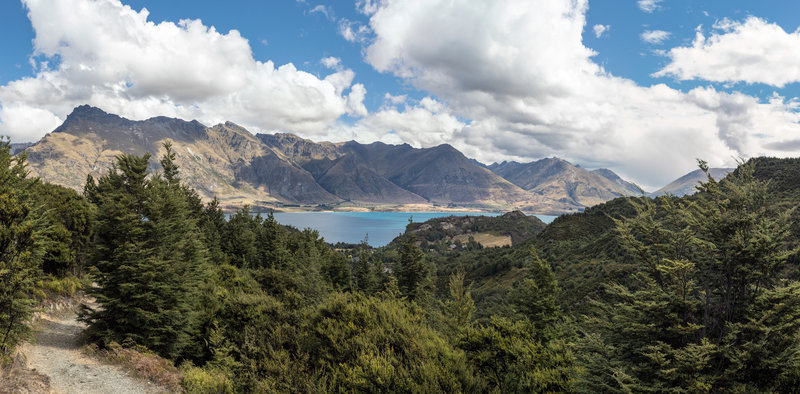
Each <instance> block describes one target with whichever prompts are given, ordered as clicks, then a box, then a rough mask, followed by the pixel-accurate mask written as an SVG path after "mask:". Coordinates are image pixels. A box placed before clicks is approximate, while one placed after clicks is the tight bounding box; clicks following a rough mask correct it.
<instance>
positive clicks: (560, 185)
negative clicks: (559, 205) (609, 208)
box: [488, 157, 642, 208]
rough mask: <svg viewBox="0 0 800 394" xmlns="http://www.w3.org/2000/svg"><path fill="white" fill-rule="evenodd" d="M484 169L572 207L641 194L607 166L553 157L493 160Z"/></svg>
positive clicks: (636, 187)
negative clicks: (576, 163) (592, 167)
mask: <svg viewBox="0 0 800 394" xmlns="http://www.w3.org/2000/svg"><path fill="white" fill-rule="evenodd" d="M488 168H489V169H490V170H492V171H493V172H495V173H496V174H498V175H500V176H502V177H503V178H505V179H508V180H509V181H510V182H511V183H513V184H515V185H517V186H519V187H521V188H522V189H525V190H527V191H530V192H532V193H534V194H536V195H539V196H543V197H545V198H548V199H557V200H559V201H562V202H564V203H566V204H571V205H572V206H575V207H576V208H581V207H589V206H592V205H596V204H599V203H602V202H605V201H608V200H611V199H613V198H616V197H620V196H637V195H641V194H642V191H641V189H639V187H638V186H636V185H634V184H632V183H630V182H627V181H625V180H623V179H622V178H620V177H619V176H618V175H617V174H615V173H614V172H613V171H611V170H609V169H605V168H601V169H597V170H594V171H589V170H586V169H584V168H581V167H577V166H574V165H572V164H571V163H569V162H567V161H565V160H562V159H559V158H555V157H554V158H547V159H541V160H538V161H534V162H530V163H518V162H513V161H512V162H502V163H499V164H498V163H494V164H492V165H490V166H489V167H488Z"/></svg>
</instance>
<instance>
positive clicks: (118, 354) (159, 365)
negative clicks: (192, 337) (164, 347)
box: [85, 342, 182, 392]
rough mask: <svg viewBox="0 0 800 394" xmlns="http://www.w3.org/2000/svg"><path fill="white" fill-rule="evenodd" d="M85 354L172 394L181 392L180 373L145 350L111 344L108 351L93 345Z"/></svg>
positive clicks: (169, 362)
mask: <svg viewBox="0 0 800 394" xmlns="http://www.w3.org/2000/svg"><path fill="white" fill-rule="evenodd" d="M85 352H86V353H88V354H90V355H93V356H96V357H99V358H101V359H104V360H107V361H109V362H111V363H113V364H117V365H120V366H122V367H123V368H125V369H127V370H129V371H131V372H132V373H134V374H135V375H136V376H138V377H140V378H142V379H147V380H150V381H151V382H153V383H156V384H158V385H160V386H162V387H164V388H166V389H168V390H170V391H172V392H181V391H182V389H181V373H180V371H179V370H178V368H176V367H175V366H174V365H172V362H171V361H169V360H167V359H165V358H162V357H160V356H158V355H156V354H154V353H152V352H150V351H148V350H147V349H144V348H142V349H130V348H123V347H122V346H121V345H120V344H118V343H116V342H111V343H110V344H109V345H108V349H100V348H98V347H97V345H95V344H91V345H88V346H86V348H85Z"/></svg>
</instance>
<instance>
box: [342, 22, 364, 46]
mask: <svg viewBox="0 0 800 394" xmlns="http://www.w3.org/2000/svg"><path fill="white" fill-rule="evenodd" d="M369 33H370V29H369V27H368V26H366V25H363V24H361V23H360V22H357V21H350V20H348V19H347V18H342V19H339V34H340V35H341V36H342V37H344V39H345V40H347V41H350V42H365V41H366V38H367V35H368V34H369Z"/></svg>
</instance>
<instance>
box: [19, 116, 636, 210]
mask: <svg viewBox="0 0 800 394" xmlns="http://www.w3.org/2000/svg"><path fill="white" fill-rule="evenodd" d="M166 140H170V141H171V142H172V144H173V149H174V151H175V152H176V156H177V157H176V163H177V164H178V165H179V166H180V167H181V177H182V178H183V179H184V181H186V182H187V183H188V184H189V185H190V186H192V187H193V188H195V189H196V190H197V191H198V193H199V194H200V196H201V197H202V198H203V199H206V200H208V199H211V198H218V199H219V200H220V201H221V202H222V203H223V205H225V206H229V207H235V206H241V205H245V204H250V205H253V206H254V208H258V207H260V208H263V209H267V208H275V209H284V208H292V207H294V208H299V209H330V208H331V207H334V208H336V209H357V210H363V209H367V210H369V209H400V207H405V208H406V209H412V210H420V209H422V210H442V209H444V210H447V209H461V210H463V209H468V210H469V209H472V210H490V211H499V210H511V209H521V210H524V211H526V212H529V213H541V214H560V213H566V212H578V211H581V210H582V209H583V208H585V207H586V206H588V205H590V204H593V203H595V202H596V201H605V200H603V198H606V197H610V198H613V197H616V196H617V195H619V193H618V194H610V193H607V192H603V193H595V194H597V195H596V196H593V197H592V196H590V197H587V192H585V191H583V189H581V187H575V188H573V190H570V189H569V188H568V187H564V186H563V185H561V183H563V182H561V183H559V182H560V181H555V180H552V179H550V180H549V181H550V183H549V184H548V183H545V184H539V185H532V184H530V182H528V183H524V182H520V179H521V178H520V177H517V178H519V179H517V178H514V177H513V176H510V175H509V174H506V175H507V176H509V177H511V178H512V179H507V177H506V176H503V175H502V174H500V173H498V171H496V168H495V170H492V166H495V167H496V165H492V166H485V165H483V164H481V163H479V162H477V161H475V160H474V159H470V158H467V157H466V156H464V154H463V153H461V152H460V151H458V150H457V149H455V148H454V147H453V146H451V145H449V144H442V145H438V146H435V147H430V148H414V147H412V146H410V145H408V144H402V145H389V144H385V143H382V142H373V143H370V144H361V143H358V142H356V141H347V142H338V143H333V142H314V141H311V140H308V139H304V138H301V137H299V136H296V135H293V134H288V133H276V134H256V135H253V134H252V133H250V132H249V131H248V130H247V129H245V128H244V127H241V126H239V125H237V124H235V123H232V122H225V123H220V124H217V125H214V126H210V127H208V126H205V125H203V124H202V123H200V122H198V121H196V120H192V121H185V120H181V119H177V118H169V117H163V116H158V117H152V118H149V119H145V120H130V119H126V118H124V117H121V116H118V115H115V114H110V113H107V112H105V111H103V110H102V109H99V108H96V107H91V106H88V105H82V106H79V107H76V108H75V109H74V110H73V112H72V113H71V114H70V115H69V116H67V118H66V119H65V121H64V123H62V124H61V125H60V126H58V127H57V128H56V129H55V130H54V131H53V132H51V133H48V134H47V135H46V136H45V137H43V138H42V139H41V140H40V141H38V142H36V143H35V144H33V145H32V146H30V147H27V149H26V150H27V151H28V155H29V164H30V167H29V168H30V169H31V172H32V173H33V174H34V175H38V176H40V177H42V179H44V180H46V181H49V182H53V183H57V184H61V185H64V186H67V187H70V188H73V189H76V190H81V189H82V188H83V184H84V183H85V179H86V176H87V175H92V176H95V177H97V176H101V175H102V174H103V173H104V172H105V171H107V170H108V169H109V168H111V165H112V163H113V162H114V161H115V157H116V156H117V155H119V154H123V153H130V154H136V155H143V154H146V153H149V154H150V155H151V170H158V169H159V167H158V165H157V160H158V157H159V156H160V155H161V153H162V151H163V149H162V147H161V144H162V143H163V142H164V141H166ZM543 160H556V161H555V162H554V163H559V166H560V167H559V168H562V169H566V170H568V171H566V172H564V171H562V172H563V173H564V174H567V175H569V176H572V177H574V176H575V174H576V173H577V174H579V175H581V176H582V177H584V178H585V177H587V175H586V174H591V175H589V176H588V177H589V178H591V179H590V181H591V182H595V183H596V182H600V183H602V184H603V185H602V186H597V185H589V186H587V187H585V188H584V189H586V190H589V191H590V192H591V191H592V190H594V189H598V190H604V191H605V190H606V189H609V188H612V187H615V188H618V189H620V185H624V184H627V183H626V182H625V181H624V180H622V179H621V178H619V177H618V176H616V174H613V172H611V171H610V170H604V171H602V173H592V172H589V171H587V170H584V169H582V168H579V167H576V166H573V165H571V164H569V163H568V162H566V161H563V160H561V159H543ZM539 162H541V160H540V161H538V162H533V163H539ZM495 164H496V163H495ZM531 164H532V163H527V164H526V165H531ZM513 166H522V167H519V168H524V166H525V165H522V164H519V163H516V164H513ZM557 169H558V168H556V170H557ZM554 171H555V170H552V171H551V174H550V176H551V178H553V177H555V178H558V177H559V176H566V175H564V174H561V175H559V174H558V171H555V172H554ZM576 171H577V172H576ZM609 177H610V178H611V179H609ZM514 180H517V181H518V182H520V183H519V184H518V182H515V181H514ZM591 182H589V183H591ZM615 182H616V183H615ZM520 184H522V185H523V186H528V187H529V189H530V190H526V189H525V188H524V187H521V186H520ZM593 188H594V189H593ZM576 191H577V192H576ZM559 193H560V194H559ZM570 193H571V194H570ZM581 193H583V194H581ZM589 194H591V193H589ZM592 198H594V199H592ZM393 207H394V208H393Z"/></svg>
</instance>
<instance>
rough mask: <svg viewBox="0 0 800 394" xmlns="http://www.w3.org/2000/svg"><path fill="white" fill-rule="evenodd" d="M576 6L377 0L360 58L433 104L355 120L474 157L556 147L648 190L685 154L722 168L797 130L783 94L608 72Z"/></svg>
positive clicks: (671, 174) (681, 169) (530, 154)
mask: <svg viewBox="0 0 800 394" xmlns="http://www.w3.org/2000/svg"><path fill="white" fill-rule="evenodd" d="M653 4H654V5H657V3H655V2H654V3H653ZM467 5H469V6H467ZM587 6H588V5H587V2H586V1H581V0H576V1H570V2H566V1H560V0H555V1H531V2H523V3H520V2H516V1H510V0H497V1H493V2H484V3H478V4H476V3H474V2H469V1H468V0H463V1H461V2H459V1H452V0H447V1H445V0H426V1H416V2H408V1H402V2H401V1H394V0H385V1H383V2H381V3H380V5H379V6H378V9H377V10H376V11H375V12H374V13H373V14H371V17H370V21H369V28H370V30H371V31H372V32H373V33H372V35H371V37H370V39H369V44H368V45H366V47H365V50H364V56H365V60H366V61H367V62H368V63H369V64H371V65H372V66H373V67H374V68H375V69H376V70H378V71H380V72H384V73H390V74H392V75H395V76H397V77H399V78H402V79H403V80H405V81H406V82H407V83H410V84H412V85H413V86H415V87H417V88H418V89H421V90H424V91H427V92H430V93H431V94H432V95H434V96H435V97H436V99H435V103H436V105H433V103H423V102H420V103H417V104H415V105H413V106H411V107H407V108H406V110H403V111H401V110H398V109H396V108H394V107H391V106H390V107H387V108H385V109H384V110H383V111H380V113H376V114H370V115H369V116H368V117H367V118H365V119H363V120H362V121H361V122H359V123H358V125H359V126H364V125H370V126H372V125H375V126H376V127H378V126H380V127H378V128H379V129H382V130H387V129H391V130H394V131H395V132H396V133H397V135H399V136H401V137H403V139H404V141H406V142H410V143H412V144H416V145H419V146H426V145H429V144H435V143H437V142H438V141H443V142H448V143H451V144H453V145H454V146H456V147H457V148H459V149H461V150H462V151H464V152H465V153H466V154H467V155H468V156H471V157H475V158H477V159H478V160H481V161H483V162H492V161H497V160H503V159H512V160H533V159H538V158H541V157H548V156H553V155H557V156H560V157H563V158H565V159H567V160H571V161H574V162H577V163H580V164H582V165H584V166H587V167H594V166H596V167H600V166H602V167H609V168H612V169H614V170H615V171H618V172H619V173H620V174H622V175H623V176H627V177H629V178H631V179H633V180H635V181H637V182H639V183H641V184H643V185H644V186H645V187H650V188H656V187H660V186H663V184H666V183H667V182H668V181H671V180H673V179H674V178H676V177H677V176H679V175H682V174H683V173H685V172H688V171H691V170H692V169H694V165H695V164H694V162H695V158H703V159H705V160H708V161H709V163H710V164H711V165H712V166H726V165H731V164H733V159H732V158H733V157H737V156H744V157H748V156H753V155H758V154H764V153H767V154H773V153H774V154H776V155H786V154H787V152H785V151H784V152H778V151H777V150H775V149H772V148H771V147H772V146H774V144H775V143H778V142H780V141H783V140H787V139H788V138H787V136H792V135H797V134H798V133H800V127H798V124H797V123H798V121H800V117H799V116H798V114H797V111H796V109H794V107H795V106H796V105H795V103H794V102H793V101H792V100H786V99H785V98H782V97H778V96H776V97H773V98H772V99H770V100H767V101H759V100H758V99H756V98H753V97H750V96H747V95H744V94H741V93H726V92H720V91H717V90H715V89H714V88H710V87H709V88H697V89H695V90H693V91H690V92H688V93H684V92H681V91H680V90H676V89H673V88H670V87H669V86H667V85H664V84H658V85H654V86H639V85H637V84H636V83H635V82H633V81H631V80H628V79H624V78H619V77H615V76H613V75H611V74H609V73H608V72H607V71H605V70H604V69H602V68H601V67H600V66H598V65H597V64H596V63H595V62H594V61H593V60H592V57H593V56H594V54H595V53H594V52H593V51H592V50H591V49H589V48H587V47H585V46H584V45H583V43H582V34H583V32H584V28H585V22H586V21H585V12H586V10H587ZM432 100H433V99H432ZM434 118H435V119H439V120H445V119H446V120H449V122H444V121H442V122H439V123H437V122H433V121H431V120H430V119H434ZM409 119H417V120H422V119H428V120H427V121H426V122H427V123H426V122H419V124H420V127H422V126H421V125H422V124H426V125H427V127H426V128H421V129H420V130H419V132H416V133H407V132H406V133H403V132H401V131H400V130H397V129H394V128H391V122H395V121H397V122H406V123H403V124H408V122H409ZM462 119H463V120H462ZM379 120H380V122H379ZM431 125H436V126H438V128H435V129H431V128H430V126H431ZM362 129H363V127H362ZM401 129H402V128H401ZM362 131H363V130H362ZM429 133H431V134H432V136H429V135H428V134H429Z"/></svg>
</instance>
